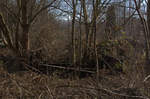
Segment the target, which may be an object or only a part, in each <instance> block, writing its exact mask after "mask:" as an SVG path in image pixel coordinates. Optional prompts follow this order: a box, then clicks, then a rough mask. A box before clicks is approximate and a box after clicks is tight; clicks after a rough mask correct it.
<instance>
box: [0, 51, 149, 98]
mask: <svg viewBox="0 0 150 99" xmlns="http://www.w3.org/2000/svg"><path fill="white" fill-rule="evenodd" d="M5 51H6V50H3V51H1V52H0V53H3V54H4V53H6V52H5ZM141 64H142V63H141ZM141 66H142V65H141ZM143 81H144V75H143V73H142V68H140V67H138V68H137V69H134V70H133V71H128V72H126V73H118V74H116V75H110V74H108V73H107V72H105V71H104V70H101V71H100V76H99V78H98V79H97V78H96V77H95V76H89V77H88V76H87V77H84V78H78V77H76V78H61V77H60V76H58V74H57V72H54V73H53V74H52V75H45V74H37V73H34V72H31V71H19V72H16V73H11V74H10V73H8V72H7V71H5V70H4V69H3V63H0V99H150V81H149V80H147V81H146V82H143Z"/></svg>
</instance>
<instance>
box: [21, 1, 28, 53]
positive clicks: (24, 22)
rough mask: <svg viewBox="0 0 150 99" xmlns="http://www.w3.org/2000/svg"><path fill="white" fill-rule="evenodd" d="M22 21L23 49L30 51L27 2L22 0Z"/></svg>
mask: <svg viewBox="0 0 150 99" xmlns="http://www.w3.org/2000/svg"><path fill="white" fill-rule="evenodd" d="M21 12H22V16H21V20H22V25H21V26H22V42H21V43H22V48H23V50H25V51H27V50H29V24H28V15H27V0H21Z"/></svg>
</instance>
